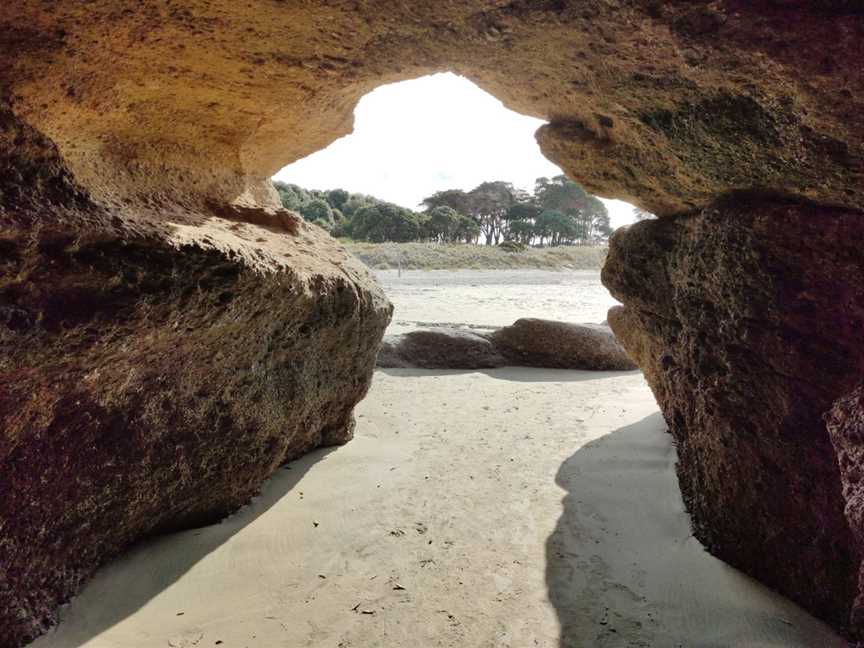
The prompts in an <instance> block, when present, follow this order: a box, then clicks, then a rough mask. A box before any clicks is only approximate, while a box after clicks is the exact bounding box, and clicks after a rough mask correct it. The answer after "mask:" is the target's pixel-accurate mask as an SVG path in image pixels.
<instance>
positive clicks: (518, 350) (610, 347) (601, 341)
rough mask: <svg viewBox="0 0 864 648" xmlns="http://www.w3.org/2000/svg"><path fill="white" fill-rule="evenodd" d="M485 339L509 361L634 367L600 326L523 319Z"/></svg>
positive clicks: (557, 365)
mask: <svg viewBox="0 0 864 648" xmlns="http://www.w3.org/2000/svg"><path fill="white" fill-rule="evenodd" d="M489 339H490V340H491V341H492V343H493V344H494V345H495V347H496V348H497V349H498V350H499V352H500V353H501V354H502V355H503V356H504V357H506V358H507V360H508V362H509V363H510V364H516V365H522V366H526V367H551V368H554V369H589V370H594V371H629V370H631V369H635V368H636V365H635V364H634V363H633V361H632V360H631V359H630V358H629V357H628V356H627V353H626V352H625V351H624V349H623V348H621V345H620V344H618V342H617V341H616V340H615V336H614V335H612V333H611V332H610V331H609V329H608V328H606V327H605V326H600V325H590V324H570V323H569V322H553V321H551V320H542V319H534V318H523V319H519V320H516V321H515V322H513V324H511V325H510V326H505V327H503V328H500V329H498V330H497V331H495V332H494V333H492V334H491V335H490V336H489Z"/></svg>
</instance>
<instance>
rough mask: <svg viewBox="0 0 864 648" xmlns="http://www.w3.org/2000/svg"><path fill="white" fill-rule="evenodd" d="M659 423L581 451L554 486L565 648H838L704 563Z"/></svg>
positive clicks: (558, 602) (801, 616) (555, 578)
mask: <svg viewBox="0 0 864 648" xmlns="http://www.w3.org/2000/svg"><path fill="white" fill-rule="evenodd" d="M675 461H676V454H675V448H674V446H673V443H672V439H671V437H670V435H669V434H667V433H666V432H665V424H664V422H663V419H662V417H661V416H660V414H659V413H657V414H653V415H651V416H649V417H646V418H645V419H643V420H641V421H639V422H638V423H635V424H633V425H629V426H627V427H623V428H621V429H619V430H617V431H615V432H613V433H611V434H609V435H607V436H604V437H602V438H600V439H598V440H596V441H593V442H592V443H589V444H587V445H585V446H583V447H582V448H580V449H579V450H578V451H577V452H576V453H575V454H574V455H573V456H571V457H570V458H569V459H567V461H565V462H564V464H562V466H561V468H560V469H559V471H558V474H557V476H556V483H557V484H558V485H559V486H560V487H561V488H563V489H564V490H565V491H566V493H567V494H566V495H565V497H564V500H563V505H564V511H563V513H562V515H561V518H560V519H559V520H558V524H557V525H556V528H555V530H554V532H553V533H552V535H551V536H549V538H548V539H547V541H546V585H547V589H548V593H549V599H550V601H551V602H552V604H553V605H554V607H555V610H556V613H557V615H558V620H559V622H560V625H561V640H560V646H561V647H562V648H583V647H585V648H587V647H592V648H594V647H597V648H603V647H610V648H611V647H615V648H618V647H625V646H626V647H631V646H644V647H652V648H653V647H655V646H663V647H665V646H669V647H674V646H688V647H689V646H698V647H699V648H709V647H710V648H721V647H722V648H729V647H732V646H742V647H743V646H747V647H757V646H758V647H766V646H777V647H780V646H783V647H787V648H788V647H791V646H801V647H805V646H806V647H812V646H830V647H834V646H837V647H838V648H840V647H845V646H846V642H845V641H843V640H842V639H840V638H839V637H837V636H836V635H835V634H834V633H833V632H832V631H831V630H830V629H829V628H828V627H827V626H825V625H823V624H822V623H821V622H819V621H817V620H816V619H814V618H813V617H811V616H809V615H808V614H807V613H806V612H804V611H803V610H801V609H800V608H799V607H797V606H796V605H794V604H793V603H791V602H790V601H788V600H786V599H784V598H782V597H781V596H779V595H778V594H776V593H774V592H772V591H770V590H768V589H767V588H765V587H763V586H762V585H760V584H759V583H757V582H756V581H754V580H752V579H750V578H749V577H747V576H745V575H744V574H742V573H741V572H739V571H737V570H735V569H733V568H732V567H730V566H728V565H726V564H725V563H723V562H722V561H720V560H718V559H716V558H714V557H713V556H711V555H710V554H708V553H707V552H706V551H705V550H704V549H703V547H702V545H701V544H699V542H698V541H697V540H696V539H695V538H694V537H693V536H692V535H691V533H690V520H689V517H688V515H687V513H686V512H685V510H684V506H683V503H682V501H681V496H680V493H679V490H678V482H677V479H676V476H675V472H674V466H675Z"/></svg>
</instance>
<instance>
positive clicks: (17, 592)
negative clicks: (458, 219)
mask: <svg viewBox="0 0 864 648" xmlns="http://www.w3.org/2000/svg"><path fill="white" fill-rule="evenodd" d="M6 126H7V128H11V127H12V125H11V124H10V123H7V124H6ZM6 135H7V136H9V137H12V138H13V139H16V138H17V139H18V141H20V142H21V143H22V146H21V147H20V148H19V149H18V152H19V153H27V148H28V147H30V148H31V149H32V151H31V152H35V151H39V152H40V153H41V157H40V158H39V160H40V161H41V163H40V164H38V165H36V166H34V169H36V170H38V172H39V173H40V174H41V177H40V180H39V182H38V183H34V185H32V186H30V187H29V188H28V187H21V188H19V189H21V190H19V191H16V192H15V193H13V194H11V196H10V194H8V193H6V192H7V188H8V187H9V184H8V176H9V174H11V171H10V169H11V170H12V171H15V172H20V170H21V168H22V167H21V165H20V164H18V165H17V166H15V167H12V166H11V164H12V163H13V162H15V161H14V160H10V158H9V157H8V156H7V157H6V158H0V169H5V172H0V187H2V188H3V192H4V194H3V197H4V199H5V200H4V203H3V204H2V205H0V466H2V469H0V565H2V570H0V645H2V646H17V645H21V644H22V643H24V642H26V641H27V640H28V639H31V638H33V637H35V636H36V635H37V634H39V633H41V632H42V631H44V630H45V628H46V627H47V626H48V625H49V624H51V623H52V622H53V621H54V619H55V611H56V609H57V606H58V605H59V604H60V603H61V602H63V601H65V600H67V599H68V598H69V597H70V596H71V595H72V594H74V593H75V591H76V590H77V589H78V588H79V587H80V585H81V583H82V582H83V581H84V580H85V579H86V578H87V577H88V576H89V575H90V574H91V573H92V572H93V570H94V569H96V567H98V566H99V565H100V564H102V563H104V562H105V561H106V560H107V559H109V558H111V557H112V556H114V555H116V554H117V553H118V552H119V551H122V550H123V549H124V548H126V547H127V546H128V545H129V544H130V543H132V542H134V541H136V540H138V539H139V538H141V537H144V536H146V535H149V534H152V533H157V532H160V531H165V530H171V529H177V528H183V527H189V526H194V525H200V524H204V523H210V522H214V521H216V520H218V519H220V518H221V517H224V516H225V515H227V514H228V513H230V512H231V511H232V510H234V509H236V508H237V507H239V506H241V505H243V504H244V503H245V502H246V501H248V500H249V498H250V497H251V496H252V495H254V494H255V493H256V491H257V490H258V488H259V486H260V484H261V482H262V481H263V480H264V479H266V478H267V477H268V476H269V475H270V474H271V473H273V471H274V470H276V469H277V468H278V467H279V466H280V465H281V464H282V463H284V462H286V461H288V460H289V459H292V458H294V457H296V456H298V455H300V454H302V453H304V452H306V451H308V450H311V449H313V448H316V447H318V446H322V445H333V444H340V443H344V442H345V441H347V440H348V439H350V438H351V434H352V428H353V418H352V409H353V407H354V405H355V404H356V403H357V402H358V401H359V400H360V399H361V398H362V397H363V396H364V394H365V392H366V389H367V388H368V385H369V381H370V379H371V373H372V369H373V365H374V360H375V353H376V350H377V345H378V340H379V339H380V336H381V335H382V333H383V330H384V328H385V327H386V326H387V323H388V321H389V317H390V312H391V307H390V305H389V304H388V302H387V301H386V299H385V298H384V297H383V295H382V293H381V291H380V289H379V288H378V286H377V284H376V283H375V282H374V281H373V280H372V278H371V277H370V275H369V274H368V273H367V272H366V270H365V269H364V268H363V267H362V266H361V265H360V263H359V262H357V261H355V260H353V259H352V258H351V257H350V255H348V254H347V253H346V252H344V251H343V250H341V249H339V248H338V246H337V245H336V244H335V242H334V241H333V240H332V239H331V238H330V237H329V236H328V235H326V234H325V233H324V232H323V231H321V230H319V229H318V228H316V227H314V226H310V225H306V224H304V223H302V222H301V221H298V220H296V218H295V217H294V216H293V215H291V214H290V213H288V212H284V211H283V212H282V213H280V212H278V211H277V212H272V213H271V214H270V215H271V216H272V217H273V218H274V219H276V220H277V221H279V222H281V223H282V224H283V227H273V228H267V227H262V226H259V225H252V224H243V223H239V222H236V221H234V220H229V219H228V218H226V216H229V215H230V213H228V212H225V211H223V212H220V215H216V214H210V215H209V216H207V214H206V212H198V218H199V219H201V220H202V221H203V222H201V223H199V224H193V223H192V222H191V221H189V220H187V222H186V223H182V221H181V220H180V218H179V214H178V218H176V219H175V220H176V221H178V222H175V223H174V224H172V225H171V226H165V227H155V226H153V227H150V228H149V229H145V227H144V225H143V224H141V223H138V224H136V226H135V228H134V230H133V229H132V227H130V226H129V224H128V223H124V222H123V221H122V220H121V219H119V218H118V219H114V218H112V213H111V212H109V211H106V210H105V209H104V208H102V207H100V206H98V205H96V204H94V203H92V202H90V201H89V200H88V198H87V196H86V192H84V191H83V190H81V189H80V188H77V187H76V186H75V185H74V182H73V181H72V180H71V178H70V176H69V174H68V173H64V172H63V169H62V162H61V161H59V160H58V159H57V158H56V156H55V155H54V153H53V151H52V150H51V147H50V146H48V145H46V144H45V142H44V141H41V140H40V138H39V137H38V136H36V135H34V134H32V133H29V132H28V131H27V130H26V129H22V130H19V133H18V134H17V136H16V135H10V134H9V132H8V131H7V132H6ZM0 140H2V138H0ZM4 163H5V164H6V165H10V166H6V167H4V166H3V164H4ZM16 164H17V163H16ZM28 189H29V192H28V191H27V190H28ZM229 211H230V210H229ZM260 211H261V214H259V216H260V217H261V218H264V217H265V216H266V214H267V213H268V212H267V210H260ZM49 217H50V218H49ZM205 217H206V220H205ZM115 221H116V222H115ZM274 222H275V221H274ZM289 223H293V224H294V231H295V233H294V234H288V233H286V232H285V231H284V227H285V226H287V225H286V224H289Z"/></svg>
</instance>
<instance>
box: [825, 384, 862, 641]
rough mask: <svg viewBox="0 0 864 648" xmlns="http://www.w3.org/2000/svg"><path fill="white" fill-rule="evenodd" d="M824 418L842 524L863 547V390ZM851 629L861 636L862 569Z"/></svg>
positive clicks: (851, 396) (846, 398)
mask: <svg viewBox="0 0 864 648" xmlns="http://www.w3.org/2000/svg"><path fill="white" fill-rule="evenodd" d="M826 419H827V422H828V431H829V432H830V433H831V442H832V443H833V445H834V450H835V452H836V453H837V464H838V466H839V467H840V478H841V481H842V484H843V499H844V500H845V501H846V506H845V508H844V511H845V513H846V521H847V522H848V523H849V528H850V530H851V531H852V533H853V535H854V536H855V540H856V542H857V543H858V546H859V547H864V483H862V466H864V387H857V388H856V389H855V390H854V391H853V392H852V393H851V394H849V395H847V396H844V397H843V398H841V399H839V400H838V401H837V402H836V403H835V404H834V407H833V408H832V409H831V411H830V412H829V413H828V415H827V416H826ZM851 626H852V628H853V629H854V630H855V633H856V634H857V635H858V636H862V635H864V566H862V568H859V571H858V596H857V597H856V598H855V601H854V603H853V605H852V617H851Z"/></svg>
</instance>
